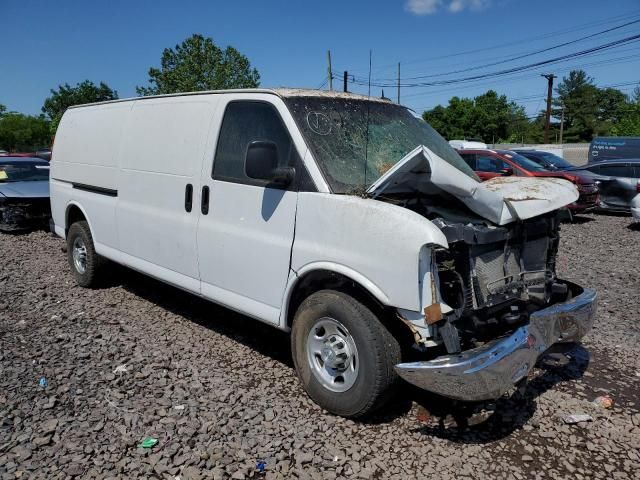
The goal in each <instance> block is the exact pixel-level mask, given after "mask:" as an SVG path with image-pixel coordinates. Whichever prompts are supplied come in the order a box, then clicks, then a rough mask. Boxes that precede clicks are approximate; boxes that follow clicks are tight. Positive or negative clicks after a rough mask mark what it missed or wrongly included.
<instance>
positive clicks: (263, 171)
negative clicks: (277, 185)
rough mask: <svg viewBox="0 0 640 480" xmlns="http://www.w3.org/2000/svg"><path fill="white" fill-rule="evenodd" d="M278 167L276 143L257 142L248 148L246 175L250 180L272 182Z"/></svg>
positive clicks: (245, 163)
mask: <svg viewBox="0 0 640 480" xmlns="http://www.w3.org/2000/svg"><path fill="white" fill-rule="evenodd" d="M277 167H278V146H277V145H276V144H275V143H274V142H266V141H255V142H251V143H250V144H249V146H248V147H247V155H246V157H245V160H244V173H245V174H246V175H247V177H249V178H255V179H257V180H271V179H272V177H273V171H274V170H275V169H276V168H277Z"/></svg>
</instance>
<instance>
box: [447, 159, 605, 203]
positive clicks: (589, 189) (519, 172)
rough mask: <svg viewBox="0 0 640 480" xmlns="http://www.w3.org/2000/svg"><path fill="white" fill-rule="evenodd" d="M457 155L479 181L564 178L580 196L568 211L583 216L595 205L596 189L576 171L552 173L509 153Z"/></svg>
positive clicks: (530, 161) (531, 161) (588, 177)
mask: <svg viewBox="0 0 640 480" xmlns="http://www.w3.org/2000/svg"><path fill="white" fill-rule="evenodd" d="M458 153H459V154H460V156H461V157H462V158H463V159H464V161H465V162H466V163H467V165H469V166H470V167H471V168H472V169H473V170H474V171H475V172H476V173H477V174H478V176H479V177H480V178H481V179H482V180H489V179H491V178H495V177H500V176H503V177H508V176H512V175H513V176H517V177H540V178H563V179H565V180H569V181H570V182H571V183H573V184H574V185H575V186H576V187H577V188H578V192H579V194H580V196H579V197H578V199H577V200H576V201H575V202H573V203H571V204H569V205H567V208H569V209H570V210H571V211H572V212H574V213H583V212H587V211H590V210H593V209H595V208H596V207H597V206H598V198H599V197H598V186H597V185H596V183H595V180H594V179H593V178H591V177H590V176H587V175H582V174H580V173H578V172H564V171H560V170H556V171H551V170H550V169H548V168H545V167H544V166H542V165H541V164H540V163H538V162H536V161H534V160H532V159H530V158H527V157H526V156H524V155H522V154H521V153H519V152H515V151H511V150H491V149H478V150H470V149H464V150H458Z"/></svg>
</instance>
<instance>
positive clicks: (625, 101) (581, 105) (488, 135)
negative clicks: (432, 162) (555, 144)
mask: <svg viewBox="0 0 640 480" xmlns="http://www.w3.org/2000/svg"><path fill="white" fill-rule="evenodd" d="M551 115H552V122H551V125H550V138H551V139H552V140H553V139H554V138H555V139H559V135H560V129H561V125H560V123H561V121H562V118H564V121H563V125H562V130H563V132H562V137H563V141H564V142H590V141H591V140H592V139H593V137H595V136H606V135H612V136H640V87H636V88H635V90H634V92H633V93H632V94H631V95H626V94H625V93H623V92H622V91H620V90H618V89H616V88H611V87H608V88H600V87H598V86H596V85H595V83H594V80H593V78H591V77H589V76H588V75H587V74H586V72H584V71H583V70H573V71H571V72H570V73H569V75H568V76H566V77H564V78H563V79H562V81H561V82H560V83H559V84H558V86H557V87H556V89H555V95H554V98H553V101H552V109H551ZM422 116H423V118H424V119H425V120H426V121H427V122H429V123H430V124H431V126H433V128H435V129H436V130H437V131H438V132H439V133H440V134H441V135H442V136H444V137H445V138H447V139H448V140H451V139H465V138H466V139H471V138H473V139H478V140H481V141H483V142H486V143H521V142H524V143H541V142H542V141H543V139H544V129H545V112H544V111H543V110H542V111H540V112H538V113H537V114H536V115H535V116H533V117H528V116H527V114H526V112H525V109H524V107H522V106H521V105H518V104H517V103H516V102H514V101H509V100H508V99H507V97H506V96H505V95H498V93H497V92H496V91H494V90H489V91H487V92H486V93H483V94H482V95H478V96H477V97H474V98H460V97H457V96H455V97H452V98H451V99H450V100H449V103H448V105H446V106H442V105H438V106H436V107H435V108H433V109H431V110H427V111H425V112H424V113H423V115H422Z"/></svg>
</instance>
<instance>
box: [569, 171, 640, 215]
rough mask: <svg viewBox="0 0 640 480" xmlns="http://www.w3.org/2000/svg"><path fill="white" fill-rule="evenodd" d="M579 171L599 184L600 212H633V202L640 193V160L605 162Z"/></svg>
mask: <svg viewBox="0 0 640 480" xmlns="http://www.w3.org/2000/svg"><path fill="white" fill-rule="evenodd" d="M579 169H580V171H581V172H590V173H591V174H592V175H593V176H594V179H595V180H596V181H597V182H599V187H600V204H599V209H600V210H605V211H611V212H627V213H629V212H630V211H631V208H632V205H631V202H632V201H633V200H634V198H635V197H636V196H637V195H638V194H639V193H640V183H639V182H640V159H619V160H604V161H602V162H597V163H591V164H589V165H585V166H584V167H579Z"/></svg>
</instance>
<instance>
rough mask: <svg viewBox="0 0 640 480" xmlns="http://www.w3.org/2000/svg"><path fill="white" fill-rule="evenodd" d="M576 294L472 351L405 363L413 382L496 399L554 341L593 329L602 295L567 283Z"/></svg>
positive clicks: (401, 367)
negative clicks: (509, 332) (502, 336)
mask: <svg viewBox="0 0 640 480" xmlns="http://www.w3.org/2000/svg"><path fill="white" fill-rule="evenodd" d="M565 283H567V285H568V287H569V291H570V292H571V293H572V294H573V298H571V299H570V300H566V301H565V302H563V303H556V304H554V305H552V306H550V307H547V308H545V309H542V310H538V311H537V312H534V313H532V314H531V315H530V317H529V324H528V325H525V326H523V327H520V328H518V329H517V330H516V331H515V332H514V333H513V334H511V335H510V336H508V337H504V338H501V339H498V340H495V341H493V342H491V343H488V344H485V345H483V346H482V347H478V348H475V349H472V350H467V351H464V352H462V353H460V354H456V355H446V356H442V357H438V358H436V359H434V360H430V361H424V362H412V363H401V364H398V365H396V367H395V368H396V371H397V372H398V374H399V375H400V376H401V377H402V378H403V379H404V380H406V381H407V382H409V383H411V384H413V385H416V386H418V387H420V388H423V389H425V390H428V391H430V392H434V393H437V394H440V395H443V396H445V397H449V398H454V399H457V400H467V401H478V400H492V399H496V398H498V397H500V396H501V395H502V394H504V393H506V392H507V391H509V390H511V389H512V388H513V387H514V386H515V384H517V383H518V382H519V381H520V380H522V379H523V378H525V377H526V376H527V374H528V373H529V371H530V370H531V369H532V368H533V366H534V365H535V363H536V361H537V359H538V357H539V356H540V355H541V354H543V353H544V352H545V351H546V350H547V349H549V348H550V347H551V346H552V345H554V344H558V343H570V342H577V341H579V340H580V339H582V337H583V336H584V335H585V334H586V333H587V332H588V331H589V330H590V329H591V327H592V325H593V322H594V319H595V313H596V305H597V295H596V292H595V291H594V290H590V289H586V288H585V289H583V288H581V287H579V286H578V285H575V284H572V283H569V282H565Z"/></svg>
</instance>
